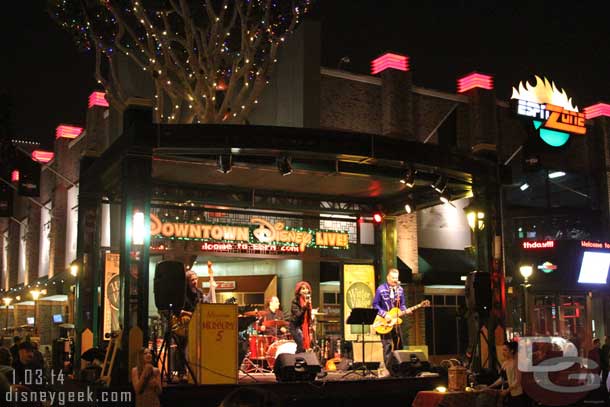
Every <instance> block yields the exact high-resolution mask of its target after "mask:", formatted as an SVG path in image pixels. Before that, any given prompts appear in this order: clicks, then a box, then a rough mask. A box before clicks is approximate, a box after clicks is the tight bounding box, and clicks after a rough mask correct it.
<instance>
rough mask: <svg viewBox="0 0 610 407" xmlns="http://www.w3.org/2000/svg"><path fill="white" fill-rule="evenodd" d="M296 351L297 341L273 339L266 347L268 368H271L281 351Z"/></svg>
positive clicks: (291, 352) (292, 352) (293, 352)
mask: <svg viewBox="0 0 610 407" xmlns="http://www.w3.org/2000/svg"><path fill="white" fill-rule="evenodd" d="M296 352H297V343H296V342H295V341H292V340H290V341H289V340H285V339H283V340H280V341H275V342H273V343H272V344H271V346H269V349H267V364H269V368H270V369H273V365H274V364H275V359H277V357H278V355H279V354H281V353H290V354H292V355H294V354H295V353H296Z"/></svg>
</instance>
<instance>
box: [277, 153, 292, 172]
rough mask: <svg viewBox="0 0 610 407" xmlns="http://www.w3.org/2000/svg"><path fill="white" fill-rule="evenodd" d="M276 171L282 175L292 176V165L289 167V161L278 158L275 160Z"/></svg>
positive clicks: (285, 158)
mask: <svg viewBox="0 0 610 407" xmlns="http://www.w3.org/2000/svg"><path fill="white" fill-rule="evenodd" d="M277 169H278V170H279V172H280V174H282V175H290V174H292V165H290V159H289V158H288V157H286V156H282V157H279V158H278V159H277Z"/></svg>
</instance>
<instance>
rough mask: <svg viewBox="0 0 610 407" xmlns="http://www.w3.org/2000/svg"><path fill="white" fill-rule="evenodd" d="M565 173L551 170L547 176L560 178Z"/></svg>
mask: <svg viewBox="0 0 610 407" xmlns="http://www.w3.org/2000/svg"><path fill="white" fill-rule="evenodd" d="M565 175H566V173H565V172H563V171H553V172H549V178H550V179H553V178H561V177H563V176H565Z"/></svg>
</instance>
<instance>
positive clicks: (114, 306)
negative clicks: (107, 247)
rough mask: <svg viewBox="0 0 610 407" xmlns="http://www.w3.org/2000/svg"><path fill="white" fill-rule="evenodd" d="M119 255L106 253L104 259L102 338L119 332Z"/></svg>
mask: <svg viewBox="0 0 610 407" xmlns="http://www.w3.org/2000/svg"><path fill="white" fill-rule="evenodd" d="M120 258H121V255H120V254H119V253H106V257H105V259H104V329H103V331H104V332H103V333H102V335H103V336H102V338H106V334H109V333H111V332H114V331H118V330H119V329H120V328H119V298H120V293H121V292H120V278H119V261H120Z"/></svg>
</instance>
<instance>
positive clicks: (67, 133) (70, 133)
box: [55, 124, 83, 139]
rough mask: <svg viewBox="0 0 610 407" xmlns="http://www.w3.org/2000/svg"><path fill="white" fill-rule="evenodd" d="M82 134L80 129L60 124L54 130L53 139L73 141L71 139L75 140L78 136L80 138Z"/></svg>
mask: <svg viewBox="0 0 610 407" xmlns="http://www.w3.org/2000/svg"><path fill="white" fill-rule="evenodd" d="M82 132H83V128H82V127H76V126H68V125H65V124H60V125H59V126H57V128H56V129H55V138H68V139H73V138H77V137H78V136H80V135H81V133H82Z"/></svg>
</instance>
